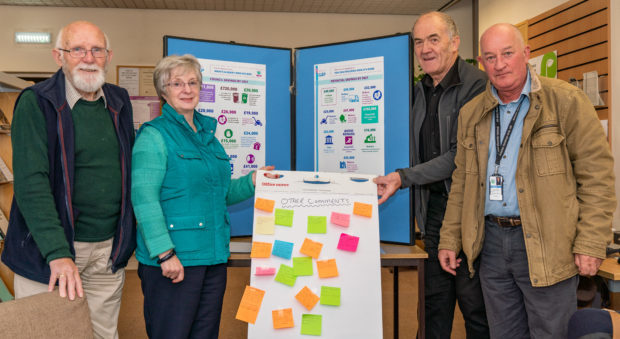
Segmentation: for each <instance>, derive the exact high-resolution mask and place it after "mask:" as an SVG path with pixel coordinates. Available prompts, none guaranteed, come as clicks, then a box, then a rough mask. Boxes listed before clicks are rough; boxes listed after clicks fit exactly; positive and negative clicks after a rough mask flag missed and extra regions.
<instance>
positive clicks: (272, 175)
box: [252, 166, 280, 186]
mask: <svg viewBox="0 0 620 339" xmlns="http://www.w3.org/2000/svg"><path fill="white" fill-rule="evenodd" d="M274 169H276V167H275V166H265V167H261V168H259V169H258V170H259V171H273V170H274ZM279 177H280V175H278V174H271V173H267V178H271V179H278V178H279ZM252 184H254V186H256V171H254V172H252Z"/></svg>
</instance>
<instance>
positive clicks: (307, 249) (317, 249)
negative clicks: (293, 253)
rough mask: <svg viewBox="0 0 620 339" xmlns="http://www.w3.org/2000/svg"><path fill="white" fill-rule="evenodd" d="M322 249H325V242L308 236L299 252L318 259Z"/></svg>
mask: <svg viewBox="0 0 620 339" xmlns="http://www.w3.org/2000/svg"><path fill="white" fill-rule="evenodd" d="M321 249H323V244H321V243H320V242H318V241H312V240H310V239H308V238H306V239H304V243H303V244H302V245H301V249H300V250H299V253H301V254H305V255H307V256H311V257H313V258H314V259H318V258H319V255H320V254H321Z"/></svg>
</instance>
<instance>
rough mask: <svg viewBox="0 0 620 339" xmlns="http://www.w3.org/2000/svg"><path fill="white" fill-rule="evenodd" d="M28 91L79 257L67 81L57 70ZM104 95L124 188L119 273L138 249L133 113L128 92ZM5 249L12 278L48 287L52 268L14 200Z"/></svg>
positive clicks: (115, 263) (115, 249)
mask: <svg viewBox="0 0 620 339" xmlns="http://www.w3.org/2000/svg"><path fill="white" fill-rule="evenodd" d="M28 89H30V90H32V91H33V92H34V93H35V94H36V96H37V100H38V102H39V107H40V108H41V111H42V112H43V115H44V117H45V123H46V129H47V145H48V160H49V183H50V188H51V191H52V195H53V198H54V203H55V205H56V210H57V211H58V217H59V219H60V223H61V224H62V226H63V228H64V230H65V236H66V238H67V241H68V242H69V246H70V250H71V253H72V254H73V255H75V249H74V247H73V238H74V221H75V217H74V211H73V205H72V200H71V199H72V196H73V181H74V174H75V136H74V133H73V118H72V116H71V108H70V107H69V104H68V103H67V100H66V97H65V75H64V73H63V72H62V70H59V71H58V72H56V74H54V76H53V77H52V78H50V79H48V80H45V81H43V82H41V83H38V84H36V85H34V86H32V87H29V88H28ZM22 93H23V92H22ZM103 93H104V95H105V98H106V102H107V108H108V111H109V112H110V115H111V117H112V121H113V122H114V128H115V129H116V135H117V137H118V143H119V147H120V150H119V153H120V157H121V159H120V163H121V178H122V184H123V187H122V190H121V192H122V193H121V194H122V197H121V211H120V217H119V220H118V227H117V229H116V234H115V236H114V242H113V245H112V254H111V259H112V269H113V270H114V271H116V270H118V269H119V268H122V267H125V266H126V265H127V261H128V260H129V258H130V257H131V255H132V253H133V251H134V249H135V247H136V227H135V218H134V214H133V207H132V205H131V192H130V188H131V148H132V146H133V142H134V129H133V113H132V109H131V103H130V101H129V95H128V94H127V91H126V90H125V89H123V88H120V87H118V86H115V85H110V84H104V85H103ZM20 97H21V95H20ZM17 102H19V98H18V99H17ZM4 247H5V248H4V251H3V253H2V261H3V262H4V263H5V264H6V265H7V266H8V267H9V268H11V269H12V270H13V272H15V273H16V274H19V275H21V276H23V277H26V278H28V279H31V280H35V281H38V282H41V283H44V284H47V283H48V282H49V277H50V267H49V265H48V264H47V262H46V260H45V258H43V256H42V255H41V252H40V251H39V248H38V247H37V244H36V243H35V242H34V240H33V238H32V235H31V234H30V231H29V230H28V226H27V225H26V221H25V220H24V217H23V215H22V214H21V212H20V210H19V206H18V205H17V202H16V200H15V198H13V204H12V206H11V215H10V218H9V229H8V231H7V234H6V239H5V241H4Z"/></svg>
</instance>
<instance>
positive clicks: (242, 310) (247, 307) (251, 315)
mask: <svg viewBox="0 0 620 339" xmlns="http://www.w3.org/2000/svg"><path fill="white" fill-rule="evenodd" d="M264 296H265V291H263V290H261V289H258V288H256V287H252V286H246V287H245V291H244V292H243V297H241V303H240V304H239V309H238V310H237V316H236V317H235V318H237V319H239V320H241V321H245V322H247V323H251V324H254V323H255V322H256V317H257V316H258V311H259V310H260V305H261V304H262V303H263V297H264Z"/></svg>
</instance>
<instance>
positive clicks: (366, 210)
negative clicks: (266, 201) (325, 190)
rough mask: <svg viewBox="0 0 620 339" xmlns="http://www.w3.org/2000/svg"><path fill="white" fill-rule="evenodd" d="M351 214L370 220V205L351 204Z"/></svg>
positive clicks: (361, 203)
mask: <svg viewBox="0 0 620 339" xmlns="http://www.w3.org/2000/svg"><path fill="white" fill-rule="evenodd" d="M257 200H258V199H257ZM353 214H356V215H361V216H362V217H367V218H371V217H372V205H371V204H364V203H363V202H354V203H353Z"/></svg>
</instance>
